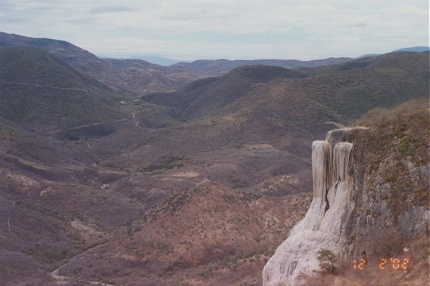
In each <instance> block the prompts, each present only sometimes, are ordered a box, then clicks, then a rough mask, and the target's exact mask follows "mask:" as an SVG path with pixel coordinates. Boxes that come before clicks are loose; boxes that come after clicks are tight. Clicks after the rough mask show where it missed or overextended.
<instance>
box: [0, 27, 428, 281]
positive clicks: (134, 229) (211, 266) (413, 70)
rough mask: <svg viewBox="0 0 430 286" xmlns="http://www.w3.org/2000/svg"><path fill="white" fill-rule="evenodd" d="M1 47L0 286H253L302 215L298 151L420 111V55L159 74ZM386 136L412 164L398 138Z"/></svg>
mask: <svg viewBox="0 0 430 286" xmlns="http://www.w3.org/2000/svg"><path fill="white" fill-rule="evenodd" d="M0 46H1V48H0V174H1V175H0V216H1V217H3V218H4V219H3V220H1V221H0V224H1V227H3V230H4V231H3V232H2V234H1V235H0V263H1V265H2V268H0V278H1V281H2V282H4V283H6V284H7V285H9V284H10V285H55V284H58V283H63V282H64V283H69V285H82V284H97V283H99V284H100V283H104V284H106V285H107V284H110V285H176V284H177V281H180V283H182V284H184V285H186V284H199V285H233V286H239V285H258V284H259V283H260V282H261V270H262V267H263V265H264V263H265V260H266V259H268V258H269V256H270V255H271V254H273V252H274V250H275V249H276V247H277V246H278V245H279V243H280V242H281V241H282V240H283V239H285V236H286V235H287V233H288V231H289V230H290V229H291V227H292V226H293V225H294V224H295V223H296V222H297V221H299V220H300V219H301V218H303V215H304V211H305V210H306V209H307V207H308V205H309V198H310V196H309V192H310V191H311V190H312V187H311V186H312V176H311V172H312V169H311V143H312V141H313V140H315V139H319V138H323V136H324V134H325V133H326V131H328V130H331V129H333V128H336V127H338V126H341V125H348V124H353V122H355V120H356V119H358V118H360V117H362V116H365V114H366V113H367V112H369V111H372V110H374V111H373V114H375V113H376V114H379V113H381V121H382V122H381V123H380V124H381V125H383V124H386V122H384V114H387V113H386V112H380V111H381V110H382V108H389V107H392V106H394V105H397V104H399V103H402V102H405V101H410V100H413V99H417V98H425V100H426V99H427V98H428V95H429V84H428V83H429V82H428V81H429V69H428V62H429V53H428V52H417V53H410V52H396V53H388V54H384V55H380V56H375V57H365V58H359V59H347V58H337V59H325V60H317V61H308V62H301V61H278V60H260V61H228V60H215V61H206V60H200V61H195V62H192V63H177V64H174V65H172V66H169V67H162V66H160V65H155V64H151V63H149V62H146V61H143V60H137V59H134V60H133V59H130V60H118V59H100V58H98V57H96V56H94V55H93V54H91V53H89V52H87V51H85V50H83V49H80V48H79V47H76V46H74V45H72V44H70V43H67V42H64V41H57V40H50V39H33V38H28V37H22V36H18V35H10V34H5V33H1V34H0ZM274 65H275V66H274ZM425 100H424V101H425ZM377 108H379V109H377ZM410 112H411V113H412V114H413V112H414V110H412V111H410ZM396 116H398V117H399V118H400V117H402V116H403V115H402V114H395V115H390V118H392V120H391V121H390V122H397V120H396ZM393 118H394V119H393ZM403 120H406V121H407V122H408V124H409V123H411V124H412V123H415V122H426V121H425V120H427V117H425V118H423V119H420V120H421V121H416V119H414V118H413V117H412V116H409V117H405V118H403ZM399 124H400V123H399ZM421 125H422V124H421ZM404 126H408V125H404ZM384 128H385V129H386V136H387V140H388V139H389V141H390V142H391V141H392V142H394V143H396V144H397V145H396V146H398V149H393V150H394V151H396V152H397V153H399V152H401V151H402V150H405V151H404V152H414V148H413V146H415V145H414V144H418V143H417V142H418V141H415V139H413V140H412V141H408V140H406V139H405V138H406V137H404V136H403V135H406V134H408V133H409V132H411V131H410V130H405V129H404V127H403V126H399V130H400V131H401V132H400V131H399V133H398V132H397V131H396V132H394V130H391V129H390V126H389V125H387V126H385V127H384ZM417 128H422V126H419V127H417ZM421 131H422V132H423V133H425V132H424V131H423V130H421ZM412 133H413V132H412ZM375 134H377V132H375ZM417 134H419V133H417ZM417 134H414V136H418V135H417ZM364 139H366V138H363V140H364ZM421 139H423V138H421ZM364 141H365V142H364V143H363V144H367V143H366V142H369V141H366V140H364ZM423 141H425V140H423ZM377 142H378V141H377ZM377 142H375V143H374V144H376V145H377ZM419 144H421V143H419ZM385 146H386V145H383V148H385V149H387V148H386V147H385ZM387 146H388V145H387ZM420 146H421V145H420ZM425 146H427V145H425ZM362 148H363V150H367V149H366V146H364V147H362ZM378 148H382V147H381V146H378ZM396 148H397V147H396ZM424 149H425V148H424ZM374 157H375V158H369V160H367V161H365V163H367V162H370V163H369V164H376V163H375V162H379V161H378V160H382V161H380V162H383V161H384V160H385V159H384V158H385V157H384V158H379V157H378V158H377V156H374ZM387 158H389V157H387ZM422 158H424V155H423V156H422ZM372 160H374V161H372ZM375 160H376V161H375ZM420 160H421V159H420ZM394 174H397V172H395V173H394ZM376 175H377V174H375V176H376ZM390 177H392V176H391V175H390ZM394 177H396V176H394ZM401 186H402V185H400V187H401ZM400 203H401V201H400ZM401 246H402V248H401V249H403V244H402V245H401ZM64 277H67V279H66V278H64ZM57 282H58V283H57ZM260 284H261V283H260Z"/></svg>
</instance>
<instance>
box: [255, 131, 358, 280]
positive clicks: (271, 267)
mask: <svg viewBox="0 0 430 286" xmlns="http://www.w3.org/2000/svg"><path fill="white" fill-rule="evenodd" d="M350 131H351V129H349V128H346V129H337V130H333V131H330V132H328V133H327V136H326V139H325V140H324V141H314V142H313V144H312V174H313V200H312V203H311V206H310V207H309V210H308V212H307V214H306V216H305V218H304V219H303V220H301V221H300V223H298V224H297V225H296V226H295V227H294V228H293V229H292V230H291V232H290V234H289V236H288V238H287V240H285V241H284V242H283V243H282V244H281V245H280V246H279V247H278V249H277V250H276V252H275V254H274V255H273V256H272V257H271V258H270V259H269V261H268V262H267V264H266V266H265V267H264V270H263V285H267V286H269V285H276V286H278V285H300V282H299V279H298V278H299V277H298V276H299V274H300V273H302V272H303V273H307V274H311V273H312V270H316V269H318V268H319V266H318V261H317V259H316V252H317V251H318V250H320V249H322V248H326V249H330V250H332V251H334V252H338V251H339V250H340V249H341V247H342V245H343V244H344V241H343V240H344V239H343V237H344V236H342V229H343V227H344V222H345V216H346V210H347V209H348V207H353V206H348V205H349V204H351V203H352V202H351V200H350V199H349V196H350V192H351V189H352V180H351V178H350V176H349V175H348V162H349V154H350V151H351V149H352V143H351V142H350V141H351V140H350V137H351V136H350Z"/></svg>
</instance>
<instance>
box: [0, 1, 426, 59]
mask: <svg viewBox="0 0 430 286" xmlns="http://www.w3.org/2000/svg"><path fill="white" fill-rule="evenodd" d="M0 31H2V32H6V33H15V34H19V35H24V36H30V37H43V38H52V39H60V40H65V41H68V42H71V43H73V44H75V45H77V46H79V47H81V48H84V49H86V50H88V51H90V52H92V53H94V54H96V55H98V56H111V57H132V56H139V55H159V56H165V57H170V58H175V59H180V60H195V59H203V58H204V59H218V58H227V59H257V58H260V59H262V58H279V59H293V58H294V59H302V60H309V59H318V58H327V57H340V56H349V57H355V56H360V55H363V54H367V53H385V52H389V51H392V50H395V49H398V48H404V47H411V46H428V45H429V1H428V0H407V1H406V0H352V1H351V0H307V1H303V0H259V1H254V0H188V1H186V0H153V1H152V0H122V1H116V0H1V1H0Z"/></svg>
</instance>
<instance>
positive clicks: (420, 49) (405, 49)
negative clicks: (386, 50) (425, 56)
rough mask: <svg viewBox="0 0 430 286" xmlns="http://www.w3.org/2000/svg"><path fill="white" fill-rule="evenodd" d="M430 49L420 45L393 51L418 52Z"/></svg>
mask: <svg viewBox="0 0 430 286" xmlns="http://www.w3.org/2000/svg"><path fill="white" fill-rule="evenodd" d="M429 50H430V47H424V46H419V47H411V48H403V49H398V50H395V51H393V52H416V53H420V52H425V51H429Z"/></svg>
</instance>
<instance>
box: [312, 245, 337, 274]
mask: <svg viewBox="0 0 430 286" xmlns="http://www.w3.org/2000/svg"><path fill="white" fill-rule="evenodd" d="M317 254H318V255H317V259H318V261H319V266H320V268H321V270H322V271H324V272H327V273H334V272H335V270H336V267H335V266H334V264H335V263H336V261H337V256H336V254H334V252H333V251H331V250H330V249H320V250H319V251H318V252H317Z"/></svg>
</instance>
